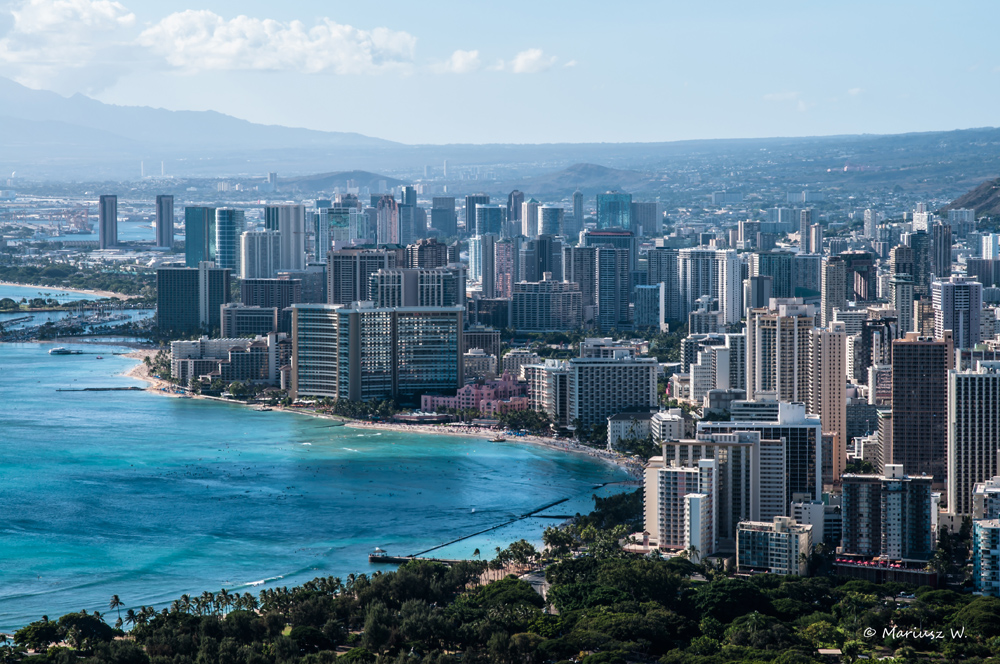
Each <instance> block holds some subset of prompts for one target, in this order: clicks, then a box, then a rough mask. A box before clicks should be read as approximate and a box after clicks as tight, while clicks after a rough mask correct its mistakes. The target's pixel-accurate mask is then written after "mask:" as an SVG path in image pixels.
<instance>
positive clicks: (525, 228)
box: [521, 198, 540, 238]
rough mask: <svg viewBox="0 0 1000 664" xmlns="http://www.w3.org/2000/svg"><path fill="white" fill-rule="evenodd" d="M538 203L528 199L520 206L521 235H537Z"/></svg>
mask: <svg viewBox="0 0 1000 664" xmlns="http://www.w3.org/2000/svg"><path fill="white" fill-rule="evenodd" d="M539 205H540V203H539V202H538V201H536V200H535V199H534V198H529V199H528V200H526V201H525V202H524V203H522V204H521V235H524V236H525V237H529V238H531V237H535V236H537V235H538V207H539Z"/></svg>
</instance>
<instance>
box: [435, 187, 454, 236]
mask: <svg viewBox="0 0 1000 664" xmlns="http://www.w3.org/2000/svg"><path fill="white" fill-rule="evenodd" d="M431 228H434V229H437V231H438V233H439V234H440V235H441V236H442V237H454V236H456V235H458V217H457V216H456V215H455V197H454V196H435V197H434V198H432V199H431Z"/></svg>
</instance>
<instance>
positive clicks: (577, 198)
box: [573, 189, 583, 231]
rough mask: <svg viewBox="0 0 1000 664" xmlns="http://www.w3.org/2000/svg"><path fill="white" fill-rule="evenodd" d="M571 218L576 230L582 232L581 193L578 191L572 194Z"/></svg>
mask: <svg viewBox="0 0 1000 664" xmlns="http://www.w3.org/2000/svg"><path fill="white" fill-rule="evenodd" d="M573 218H574V219H575V220H576V228H577V230H578V231H579V230H583V192H582V191H580V190H579V189H577V190H576V191H574V192H573Z"/></svg>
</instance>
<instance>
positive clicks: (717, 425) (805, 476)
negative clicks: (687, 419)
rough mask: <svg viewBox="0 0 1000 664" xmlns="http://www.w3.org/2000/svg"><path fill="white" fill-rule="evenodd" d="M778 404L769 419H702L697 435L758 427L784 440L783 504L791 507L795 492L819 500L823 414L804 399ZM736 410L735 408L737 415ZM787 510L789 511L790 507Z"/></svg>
mask: <svg viewBox="0 0 1000 664" xmlns="http://www.w3.org/2000/svg"><path fill="white" fill-rule="evenodd" d="M767 405H770V404H767ZM776 406H777V407H776V410H777V413H776V414H772V416H771V417H772V418H773V419H769V420H768V419H765V418H761V419H759V420H758V419H753V420H746V419H734V420H733V421H731V422H722V421H719V422H712V421H702V422H699V423H698V436H697V437H699V438H700V437H701V436H702V435H704V434H710V435H716V434H727V433H728V434H731V433H737V432H742V431H756V432H758V433H759V434H760V438H761V440H762V441H763V440H776V441H784V458H785V478H786V482H785V491H786V494H785V497H784V501H783V502H782V506H783V508H784V510H787V509H788V506H789V505H790V503H791V501H792V499H793V497H794V495H795V494H804V495H808V496H809V497H810V499H815V500H819V499H820V497H821V496H822V490H823V481H822V474H821V469H822V465H823V452H822V433H821V428H822V427H821V425H820V420H819V417H817V416H815V415H807V414H806V407H805V404H803V403H784V402H776ZM735 412H736V410H735V408H734V417H735ZM784 513H785V514H787V511H785V512H784Z"/></svg>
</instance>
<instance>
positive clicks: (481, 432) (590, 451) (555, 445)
mask: <svg viewBox="0 0 1000 664" xmlns="http://www.w3.org/2000/svg"><path fill="white" fill-rule="evenodd" d="M154 355H156V350H153V349H148V348H147V349H136V350H134V351H132V352H130V353H126V354H125V355H123V357H128V358H130V359H135V360H139V362H137V363H136V365H135V366H133V367H132V368H131V369H129V370H127V371H125V372H124V373H122V374H120V375H122V376H126V377H128V378H132V379H135V380H139V381H143V382H145V383H147V386H146V388H145V391H146V392H152V393H154V394H158V395H160V396H167V397H173V398H175V399H176V398H182V397H184V398H189V399H204V400H206V401H222V402H224V403H230V404H234V405H237V406H244V407H252V405H251V404H249V403H244V402H242V401H235V400H231V399H219V398H216V397H207V396H204V395H201V394H189V393H188V392H187V391H180V390H181V388H180V387H178V386H177V385H175V384H174V383H170V382H167V381H165V380H161V379H159V378H156V377H155V376H152V375H150V373H149V367H147V366H146V363H145V362H143V361H142V360H143V358H145V357H153V356H154ZM270 408H271V409H272V410H273V411H274V412H281V413H294V414H298V415H305V416H307V417H315V418H319V419H324V420H337V421H340V422H343V423H344V426H347V427H351V428H352V429H379V430H382V431H395V432H397V433H414V434H423V435H445V436H462V437H465V438H486V437H492V436H495V435H497V432H496V431H495V430H492V429H480V428H472V427H470V429H473V430H468V431H456V430H454V428H451V427H447V426H441V425H437V424H435V425H419V424H399V423H393V422H377V423H369V422H365V421H362V420H351V419H347V418H344V417H340V416H338V415H330V414H326V413H320V412H317V411H314V410H305V409H298V408H284V407H282V406H270ZM507 442H510V443H526V444H530V445H538V446H540V447H546V448H548V449H550V450H557V451H560V452H568V453H570V454H584V455H587V456H589V457H591V458H593V459H597V460H600V461H603V462H605V463H607V464H611V465H613V466H616V467H618V468H620V469H621V470H623V471H625V472H626V473H627V474H628V475H629V477H630V478H631V480H632V481H641V480H642V470H643V464H642V463H640V462H637V461H635V460H633V459H631V458H628V457H622V456H620V455H617V454H614V453H611V452H608V451H606V450H601V449H597V448H593V447H587V446H586V445H582V444H580V443H577V442H575V441H573V440H568V439H560V438H547V437H545V436H514V437H513V438H510V439H508V440H507ZM497 444H498V445H502V444H503V443H497Z"/></svg>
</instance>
